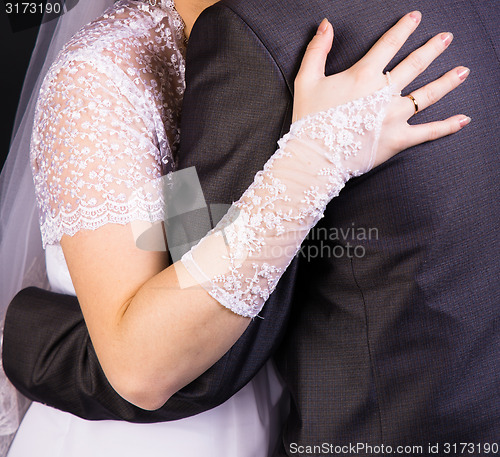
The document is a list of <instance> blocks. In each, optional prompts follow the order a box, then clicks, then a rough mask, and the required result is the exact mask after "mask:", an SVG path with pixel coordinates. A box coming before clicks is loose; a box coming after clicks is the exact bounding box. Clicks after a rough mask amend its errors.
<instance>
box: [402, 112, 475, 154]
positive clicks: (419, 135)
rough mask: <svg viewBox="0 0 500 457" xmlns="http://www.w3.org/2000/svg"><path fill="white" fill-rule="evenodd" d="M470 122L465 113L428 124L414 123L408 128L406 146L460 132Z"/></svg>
mask: <svg viewBox="0 0 500 457" xmlns="http://www.w3.org/2000/svg"><path fill="white" fill-rule="evenodd" d="M469 122H470V117H467V116H465V115H463V114H458V115H457V116H453V117H450V118H448V119H445V120H444V121H435V122H429V123H427V124H419V125H412V126H410V128H409V129H408V132H407V135H406V139H405V142H406V143H407V144H406V148H409V147H411V146H416V145H417V144H421V143H425V142H426V141H432V140H437V139H438V138H441V137H443V136H447V135H451V134H452V133H456V132H458V131H459V130H460V129H461V128H463V127H465V126H466V125H467V124H468V123H469Z"/></svg>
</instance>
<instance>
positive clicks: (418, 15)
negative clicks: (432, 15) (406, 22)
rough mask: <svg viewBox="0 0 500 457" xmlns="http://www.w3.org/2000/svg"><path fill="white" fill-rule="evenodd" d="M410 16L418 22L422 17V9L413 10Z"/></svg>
mask: <svg viewBox="0 0 500 457" xmlns="http://www.w3.org/2000/svg"><path fill="white" fill-rule="evenodd" d="M410 17H411V18H412V19H413V20H414V21H415V22H416V23H417V24H418V23H419V22H420V19H422V13H421V12H420V11H413V12H411V13H410Z"/></svg>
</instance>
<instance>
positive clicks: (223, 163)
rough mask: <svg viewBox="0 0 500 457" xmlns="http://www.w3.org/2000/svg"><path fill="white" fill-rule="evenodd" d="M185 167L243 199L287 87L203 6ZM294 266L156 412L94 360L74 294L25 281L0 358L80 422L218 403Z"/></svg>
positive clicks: (258, 51)
mask: <svg viewBox="0 0 500 457" xmlns="http://www.w3.org/2000/svg"><path fill="white" fill-rule="evenodd" d="M187 60H188V63H187V91H186V96H185V103H184V108H183V123H182V131H183V136H182V146H181V151H180V154H179V165H180V167H181V168H183V167H189V166H195V167H196V169H197V171H198V175H199V177H200V181H201V185H202V188H203V191H204V194H205V198H206V200H207V202H208V203H209V204H213V203H226V204H230V203H231V202H232V201H233V200H236V199H237V198H239V196H240V195H241V193H242V192H243V191H244V189H245V188H246V187H247V186H248V185H249V184H250V183H251V181H252V179H253V176H254V174H255V173H256V172H257V171H258V170H259V169H260V168H262V166H263V164H264V163H265V162H266V160H267V158H268V157H269V156H270V155H271V154H272V153H273V152H274V150H275V148H276V140H277V138H278V137H279V136H281V134H282V125H283V123H284V125H287V121H286V120H285V121H283V119H286V118H287V116H288V117H289V115H290V94H289V92H288V89H287V87H286V84H285V82H284V80H283V78H282V76H281V73H280V71H279V69H278V68H277V67H276V65H275V63H274V61H273V59H272V58H271V57H270V56H269V54H268V53H267V51H266V49H265V48H264V46H263V45H262V44H261V42H260V41H259V39H258V38H257V37H256V36H255V35H254V34H253V32H252V31H251V30H250V29H249V28H248V26H246V24H245V23H244V22H243V21H241V20H240V19H239V18H238V17H237V16H236V15H235V14H233V13H232V12H231V11H230V10H228V9H226V8H225V7H223V6H221V5H217V6H215V7H213V8H211V9H209V10H208V11H206V12H205V13H204V14H203V15H202V17H201V18H200V20H199V21H198V23H197V24H196V26H195V28H194V29H193V33H192V35H191V39H190V46H189V51H188V59H187ZM294 274H295V264H294V263H292V265H291V267H290V268H289V270H288V271H287V273H286V274H285V276H284V277H283V278H282V281H281V284H280V287H278V289H277V290H276V292H275V294H273V297H272V298H271V299H270V300H269V302H268V303H267V304H266V306H265V307H264V310H263V312H262V313H261V315H262V317H263V318H264V319H259V318H257V319H255V320H254V322H253V323H252V324H251V325H250V326H249V328H248V329H247V331H246V332H245V334H244V335H243V336H242V337H241V339H240V340H239V341H238V342H237V343H236V344H235V346H234V347H233V348H232V349H231V350H230V351H229V352H228V353H227V354H226V355H225V356H224V357H223V358H222V359H221V360H220V361H219V362H218V363H216V364H215V365H214V366H213V367H212V368H210V369H209V370H208V371H207V372H205V373H204V374H203V375H202V376H200V377H199V378H198V379H197V380H195V381H194V382H193V383H191V384H190V385H188V386H186V387H185V388H184V389H182V390H181V391H179V392H178V393H177V394H176V395H174V396H173V397H172V398H171V399H170V400H169V401H168V402H167V403H166V404H165V405H164V406H163V407H162V408H161V409H159V410H157V411H153V412H151V411H144V410H142V409H140V408H137V407H135V406H133V405H131V404H130V403H128V402H127V401H125V400H123V399H122V398H121V397H120V396H119V395H118V394H117V393H116V392H115V391H114V390H113V388H112V387H111V386H110V384H109V383H108V382H107V379H106V377H105V375H104V373H103V371H102V369H101V367H100V365H99V361H98V359H97V356H96V354H95V351H94V349H93V347H92V343H91V341H90V337H89V334H88V331H87V328H86V326H85V322H84V320H83V316H82V313H81V311H80V308H79V305H78V301H77V299H76V298H75V297H71V296H63V295H58V294H54V293H51V292H47V291H42V290H39V289H34V288H29V289H25V290H23V291H21V292H20V293H19V294H18V295H17V296H16V297H15V299H14V300H13V301H12V303H11V305H10V307H9V310H8V313H7V316H6V322H5V331H4V348H3V363H4V368H5V371H6V373H7V375H8V376H9V378H10V379H11V381H12V382H13V383H14V385H15V386H16V387H17V388H18V389H19V390H20V391H21V392H22V393H23V394H24V395H26V396H27V397H28V398H30V399H32V400H35V401H40V402H43V403H46V404H49V405H51V406H54V407H56V408H58V409H62V410H65V411H68V412H71V413H73V414H76V415H78V416H80V417H84V418H86V419H124V420H128V421H133V422H157V421H166V420H175V419H179V418H182V417H186V416H190V415H193V414H197V413H199V412H202V411H204V410H207V409H210V408H212V407H214V406H217V405H218V404H220V403H222V402H224V401H225V400H226V399H228V398H229V397H230V396H232V395H233V394H234V393H235V392H237V391H238V390H239V389H240V388H241V387H243V386H244V385H245V384H246V383H247V382H248V381H249V380H250V379H251V378H252V377H253V376H254V375H255V374H256V373H257V371H258V370H259V369H260V367H261V366H262V365H263V364H264V363H265V361H266V360H267V359H268V358H269V357H270V355H271V354H272V352H273V351H274V349H275V347H276V345H277V344H278V342H279V340H280V337H281V334H282V331H283V328H284V325H285V323H286V320H287V316H288V307H289V303H290V298H291V292H292V290H291V288H289V287H286V285H287V284H289V283H291V278H292V277H293V276H294Z"/></svg>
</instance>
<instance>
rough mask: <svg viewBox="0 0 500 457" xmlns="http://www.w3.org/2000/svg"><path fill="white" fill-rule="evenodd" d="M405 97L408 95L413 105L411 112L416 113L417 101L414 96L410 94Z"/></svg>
mask: <svg viewBox="0 0 500 457" xmlns="http://www.w3.org/2000/svg"><path fill="white" fill-rule="evenodd" d="M406 97H408V98H409V99H410V100H411V101H412V102H413V106H414V107H415V112H414V113H413V114H417V113H418V103H417V101H416V100H415V97H414V96H413V95H411V94H408V95H406Z"/></svg>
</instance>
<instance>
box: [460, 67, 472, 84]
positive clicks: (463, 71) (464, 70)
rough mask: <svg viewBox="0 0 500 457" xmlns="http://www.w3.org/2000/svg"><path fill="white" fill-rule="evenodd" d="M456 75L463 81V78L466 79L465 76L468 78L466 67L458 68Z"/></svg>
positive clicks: (468, 70)
mask: <svg viewBox="0 0 500 457" xmlns="http://www.w3.org/2000/svg"><path fill="white" fill-rule="evenodd" d="M457 73H458V77H459V78H460V79H461V80H462V81H463V80H464V79H465V78H467V76H469V73H470V69H469V68H467V67H460V68H459V69H458V70H457Z"/></svg>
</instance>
